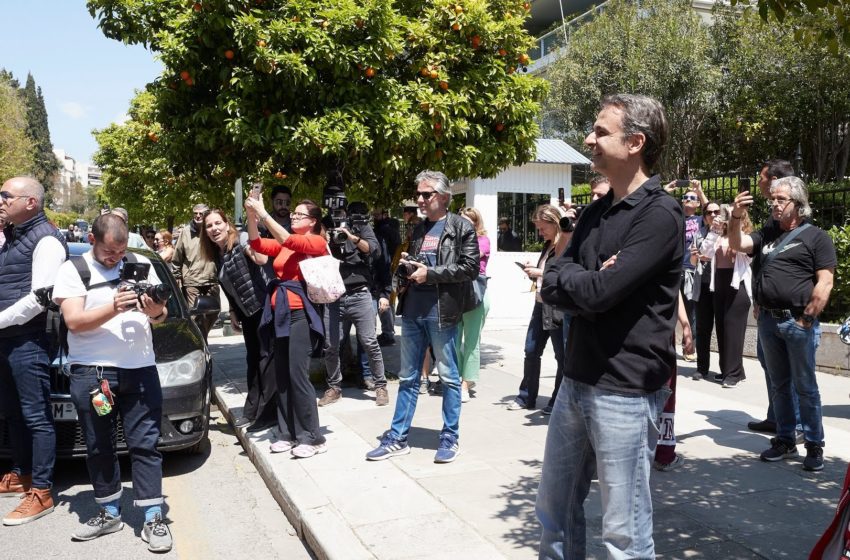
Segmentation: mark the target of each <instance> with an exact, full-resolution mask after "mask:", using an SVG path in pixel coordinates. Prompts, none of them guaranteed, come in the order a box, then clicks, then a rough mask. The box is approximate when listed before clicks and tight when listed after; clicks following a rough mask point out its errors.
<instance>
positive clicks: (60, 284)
mask: <svg viewBox="0 0 850 560" xmlns="http://www.w3.org/2000/svg"><path fill="white" fill-rule="evenodd" d="M86 293H87V291H86V286H85V284H83V279H82V278H80V273H79V271H78V270H77V267H76V266H74V263H72V262H71V261H67V262H65V263H63V264H62V266H61V267H59V272H58V273H57V274H56V283H55V284H53V301H54V302H55V303H57V304H60V305H61V304H62V300H65V299H68V298H72V297H85V295H86Z"/></svg>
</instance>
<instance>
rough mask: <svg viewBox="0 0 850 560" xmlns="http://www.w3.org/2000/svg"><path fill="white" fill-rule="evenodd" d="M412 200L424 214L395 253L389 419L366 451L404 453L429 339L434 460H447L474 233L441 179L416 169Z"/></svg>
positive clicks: (455, 417) (469, 300)
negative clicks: (435, 395) (436, 425)
mask: <svg viewBox="0 0 850 560" xmlns="http://www.w3.org/2000/svg"><path fill="white" fill-rule="evenodd" d="M415 184H416V192H415V195H414V200H416V203H417V204H418V205H419V210H420V211H421V212H422V214H423V215H424V216H425V220H423V221H422V222H421V223H419V225H417V226H416V228H415V229H414V230H413V233H412V235H411V237H410V244H409V246H408V248H407V251H406V252H403V253H402V254H401V260H400V261H399V267H398V271H397V272H396V274H397V275H398V276H399V296H398V312H399V314H400V315H401V316H402V324H401V370H400V371H399V374H398V377H399V389H398V397H397V399H396V407H395V414H394V415H393V420H392V425H391V426H390V429H389V431H388V432H387V434H386V435H385V436H384V437H383V438H382V439H381V443H380V444H379V445H378V447H376V448H375V449H373V450H371V451H369V452H368V453H367V454H366V459H368V460H370V461H381V460H383V459H389V458H390V457H394V456H396V455H405V454H407V453H410V447H409V446H408V444H407V436H408V433H409V432H410V426H411V424H412V423H413V414H414V412H416V401H417V399H418V397H419V372H420V370H421V369H422V361H423V360H424V359H425V353H426V352H427V351H428V347H429V346H430V347H431V348H433V350H434V356H435V358H436V360H435V361H436V363H437V371H438V372H439V374H440V380H441V381H442V383H443V429H442V431H441V432H440V444H439V446H438V448H437V453H436V455H435V456H434V462H435V463H451V462H452V461H454V460H455V458H456V457H457V455H458V453H459V451H460V447H459V444H458V430H459V425H460V406H461V405H460V403H461V401H460V399H461V395H460V383H461V382H460V374H459V372H458V366H457V349H456V347H455V340H456V338H457V332H458V323H460V321H461V318H462V317H463V314H464V313H465V312H467V311H470V310H471V309H473V308H474V307H475V301H474V296H473V291H472V281H473V280H475V278H477V277H478V268H479V266H478V260H479V253H478V239H477V237H476V235H475V229H474V228H473V227H472V224H471V223H470V222H469V221H468V220H465V219H463V218H461V217H460V216H458V215H457V214H452V213H450V212H449V211H448V207H449V201H450V200H451V197H452V191H451V186H450V185H449V180H448V178H447V177H446V176H445V175H444V174H442V173H440V172H437V171H423V172H422V173H420V174H419V175H417V176H416V179H415Z"/></svg>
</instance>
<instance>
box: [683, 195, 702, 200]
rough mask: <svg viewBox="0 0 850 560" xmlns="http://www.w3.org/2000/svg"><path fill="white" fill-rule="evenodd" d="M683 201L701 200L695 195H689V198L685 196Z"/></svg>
mask: <svg viewBox="0 0 850 560" xmlns="http://www.w3.org/2000/svg"><path fill="white" fill-rule="evenodd" d="M682 200H699V198H697V197H695V196H693V195H687V196H683V197H682Z"/></svg>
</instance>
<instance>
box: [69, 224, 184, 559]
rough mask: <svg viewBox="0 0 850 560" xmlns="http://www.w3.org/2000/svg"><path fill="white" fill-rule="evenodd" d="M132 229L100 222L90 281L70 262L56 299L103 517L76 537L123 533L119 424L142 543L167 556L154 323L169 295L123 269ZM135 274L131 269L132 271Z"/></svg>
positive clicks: (144, 273)
mask: <svg viewBox="0 0 850 560" xmlns="http://www.w3.org/2000/svg"><path fill="white" fill-rule="evenodd" d="M127 233H128V232H127V224H126V223H124V221H123V220H122V219H121V218H120V217H119V216H115V215H113V214H104V215H101V216H98V218H97V219H96V220H95V221H94V224H92V233H91V239H92V249H91V251H89V252H88V253H86V254H84V255H83V257H82V258H83V260H84V263H85V265H86V266H87V267H88V272H89V274H90V276H89V278H88V282H86V280H84V279H83V277H82V276H81V272H82V271H81V270H79V269H78V268H77V265H75V263H74V262H73V261H68V262H65V263H64V264H63V265H62V266H61V267H60V268H59V273H58V275H57V277H56V284H55V285H54V288H53V300H54V301H55V302H56V303H57V304H58V305H59V306H60V307H61V309H62V315H63V317H64V319H65V323H66V325H67V327H68V363H69V364H70V366H71V390H70V392H71V399H72V400H73V402H74V406H75V407H76V409H77V414H78V415H79V421H80V426H81V427H82V430H83V434H84V436H85V440H86V449H87V456H86V465H87V467H88V470H89V477H90V478H91V481H92V484H93V486H94V496H95V502H96V503H97V505H98V507H99V508H100V512H99V513H98V514H97V515H96V516H95V517H92V518H91V519H90V520H89V521H88V522H86V523H85V524H84V525H82V526H81V527H79V528H78V529H77V530H76V531H75V532H74V534H73V535H72V538H73V539H74V540H78V541H86V540H91V539H95V538H97V537H100V536H102V535H106V534H109V533H114V532H116V531H120V530H121V529H122V528H123V527H124V524H123V523H122V521H121V492H122V487H121V469H120V466H119V464H118V456H117V455H116V453H115V441H114V438H113V434H114V433H115V429H116V427H117V426H116V424H117V418H116V414H120V415H121V419H122V421H123V424H124V432H125V436H126V439H127V447H128V449H129V452H130V461H131V464H132V470H133V494H134V498H135V502H134V504H135V505H137V506H140V507H143V508H144V510H145V524H144V527H143V529H142V533H141V536H142V540H143V541H145V542H147V543H148V549H149V550H150V551H152V552H165V551H168V550H170V549H171V542H172V540H171V533H170V532H169V530H168V527H167V526H166V524H165V523H164V521H163V516H162V504H163V498H162V455H161V454H160V452H159V451H158V450H157V448H156V444H157V440H158V439H159V436H160V421H161V418H162V388H161V386H160V381H159V374H158V373H157V369H156V361H155V357H154V351H153V338H152V333H151V327H150V325H151V324H157V323H161V322H162V321H164V320H165V318H166V317H167V315H168V310H167V308H166V306H165V304H166V301H167V298H168V296H169V295H170V293H169V292H168V290H164V289H162V288H160V287H159V286H160V281H159V278H157V276H156V273H155V272H154V271H153V270H152V268H151V265H150V261H148V260H147V259H145V258H144V257H142V256H140V255H134V257H135V258H134V259H132V260H134V261H137V262H135V263H130V262H127V259H126V258H125V253H126V250H127ZM131 265H132V266H131Z"/></svg>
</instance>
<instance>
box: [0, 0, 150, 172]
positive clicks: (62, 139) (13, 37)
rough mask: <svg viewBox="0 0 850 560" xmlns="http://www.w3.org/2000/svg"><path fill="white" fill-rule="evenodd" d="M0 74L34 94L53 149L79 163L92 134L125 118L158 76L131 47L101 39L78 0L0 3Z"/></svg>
mask: <svg viewBox="0 0 850 560" xmlns="http://www.w3.org/2000/svg"><path fill="white" fill-rule="evenodd" d="M0 14H3V17H2V18H0V68H4V69H6V70H8V71H10V72H12V73H13V74H14V75H15V78H17V79H18V81H20V83H21V86H23V85H24V84H25V83H26V78H27V73H31V74H32V75H33V78H35V83H36V85H37V86H40V87H41V90H42V94H43V95H44V102H45V105H46V106H47V118H48V124H49V126H50V139H51V140H52V142H53V147H54V148H58V149H63V150H65V151H66V152H67V153H68V155H69V156H71V157H73V158H74V159H76V160H77V161H78V162H90V161H91V156H92V154H94V152H95V151H97V142H95V140H94V137H93V136H92V134H91V131H92V129H100V128H105V127H106V126H108V125H109V124H110V123H112V122H121V121H123V119H124V118H126V113H127V108H128V107H129V106H130V100H131V99H132V98H133V96H134V92H135V91H136V90H140V89H143V88H144V87H145V85H146V84H147V83H148V82H151V81H153V80H154V79H155V78H156V77H157V76H158V75H159V73H160V71H161V68H162V66H161V64H160V63H159V62H158V61H157V60H156V59H155V58H154V55H153V54H152V53H150V52H149V51H147V50H145V49H144V48H143V47H141V46H138V45H124V44H123V43H121V42H119V41H115V40H113V39H107V38H106V37H105V36H104V35H103V33H101V31H100V30H99V29H98V27H97V23H96V21H95V20H94V19H93V18H92V17H91V16H90V15H89V13H88V10H87V9H86V2H85V0H0Z"/></svg>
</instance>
